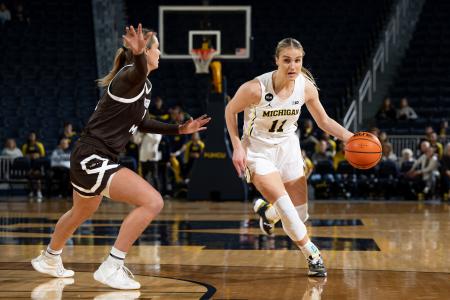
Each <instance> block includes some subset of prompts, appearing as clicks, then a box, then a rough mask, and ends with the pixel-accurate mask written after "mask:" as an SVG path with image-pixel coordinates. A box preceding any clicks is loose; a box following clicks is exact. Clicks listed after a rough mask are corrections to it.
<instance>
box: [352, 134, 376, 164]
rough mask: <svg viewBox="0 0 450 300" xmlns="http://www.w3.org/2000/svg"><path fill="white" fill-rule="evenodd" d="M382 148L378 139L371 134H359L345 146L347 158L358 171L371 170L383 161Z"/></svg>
mask: <svg viewBox="0 0 450 300" xmlns="http://www.w3.org/2000/svg"><path fill="white" fill-rule="evenodd" d="M381 152H382V147H381V143H380V141H379V140H378V138H377V137H376V136H375V135H373V134H372V133H369V132H358V133H356V134H355V135H354V136H352V137H351V138H350V139H349V140H348V143H347V145H346V146H345V158H346V159H347V161H348V162H349V163H350V164H351V165H352V166H353V167H355V168H357V169H370V168H372V167H374V166H376V164H378V162H379V161H380V159H381Z"/></svg>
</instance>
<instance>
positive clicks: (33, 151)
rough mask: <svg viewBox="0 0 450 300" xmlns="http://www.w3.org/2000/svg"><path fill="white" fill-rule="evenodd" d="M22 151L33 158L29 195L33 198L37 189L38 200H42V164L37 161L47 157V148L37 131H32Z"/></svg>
mask: <svg viewBox="0 0 450 300" xmlns="http://www.w3.org/2000/svg"><path fill="white" fill-rule="evenodd" d="M22 153H23V155H24V156H26V157H28V158H29V159H30V160H31V170H30V174H29V181H28V187H29V189H30V193H29V194H28V196H29V197H30V198H32V197H33V192H34V191H35V192H36V198H37V201H38V202H41V201H42V191H41V178H42V176H43V174H42V172H41V166H40V165H39V164H37V163H35V162H36V161H37V160H38V159H40V158H43V157H45V148H44V145H43V144H42V143H41V142H39V141H38V140H37V137H36V133H35V132H34V131H32V132H30V134H29V136H28V141H27V142H26V143H25V144H24V145H23V146H22Z"/></svg>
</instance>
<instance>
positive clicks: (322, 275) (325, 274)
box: [308, 271, 327, 277]
mask: <svg viewBox="0 0 450 300" xmlns="http://www.w3.org/2000/svg"><path fill="white" fill-rule="evenodd" d="M308 276H309V277H327V272H325V273H323V272H311V271H309V272H308Z"/></svg>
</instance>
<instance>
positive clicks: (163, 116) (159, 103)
mask: <svg viewBox="0 0 450 300" xmlns="http://www.w3.org/2000/svg"><path fill="white" fill-rule="evenodd" d="M148 112H149V114H150V116H151V117H152V118H154V119H156V120H159V121H167V120H169V112H168V110H167V109H166V107H164V102H163V99H162V98H161V97H159V96H158V97H156V98H155V100H154V103H152V104H151V105H150V107H149V109H148Z"/></svg>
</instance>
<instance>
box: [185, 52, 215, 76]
mask: <svg viewBox="0 0 450 300" xmlns="http://www.w3.org/2000/svg"><path fill="white" fill-rule="evenodd" d="M216 53H217V51H216V50H214V49H206V50H205V49H193V50H192V51H191V57H192V60H193V61H194V64H195V73H197V74H208V73H209V64H210V63H211V60H212V59H213V58H214V56H215V55H216Z"/></svg>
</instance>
